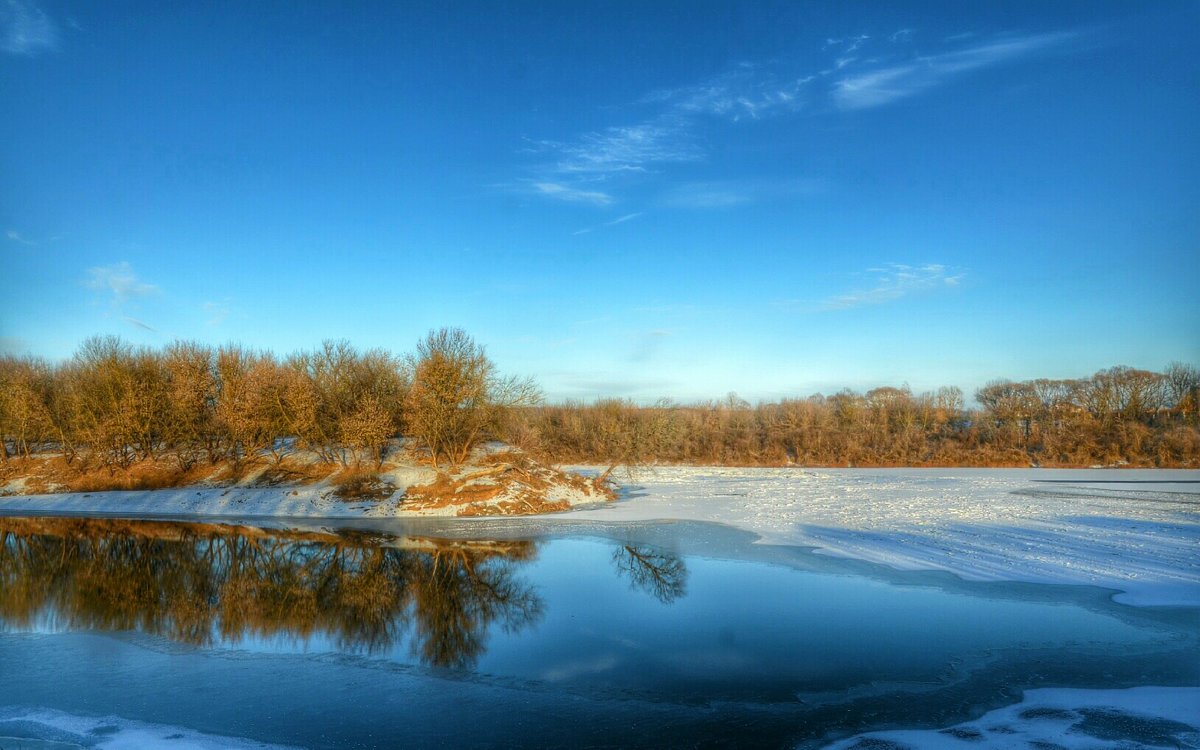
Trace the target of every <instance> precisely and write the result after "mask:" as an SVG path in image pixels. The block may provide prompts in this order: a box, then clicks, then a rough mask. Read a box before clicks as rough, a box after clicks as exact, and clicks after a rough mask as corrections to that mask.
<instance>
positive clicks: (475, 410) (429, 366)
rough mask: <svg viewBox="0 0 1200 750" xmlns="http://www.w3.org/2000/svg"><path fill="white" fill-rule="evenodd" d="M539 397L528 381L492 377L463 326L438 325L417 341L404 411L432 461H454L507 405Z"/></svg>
mask: <svg viewBox="0 0 1200 750" xmlns="http://www.w3.org/2000/svg"><path fill="white" fill-rule="evenodd" d="M539 398H540V395H539V393H538V390H537V387H536V386H535V385H534V383H533V381H532V380H529V379H519V378H500V377H499V376H497V374H496V369H495V365H493V363H492V361H491V360H490V359H488V357H487V353H486V352H485V350H484V348H483V347H482V346H480V345H479V344H477V343H475V340H474V339H472V338H471V337H470V336H468V335H467V333H466V332H465V331H463V330H462V329H460V328H442V329H440V330H437V331H431V332H430V333H429V335H428V336H426V337H425V338H424V339H422V340H421V341H419V342H418V343H417V354H416V357H415V358H414V359H413V361H412V385H411V387H410V388H409V391H408V396H407V399H406V400H405V404H406V406H407V408H406V410H405V411H406V415H407V418H408V424H409V429H410V431H411V432H412V434H413V435H414V436H415V437H416V438H417V439H418V440H420V442H421V443H422V444H423V445H424V446H425V447H426V448H428V449H429V453H430V456H431V457H432V459H433V463H434V465H435V466H438V465H440V463H441V462H443V461H445V462H447V463H449V464H451V465H459V464H461V463H463V462H464V461H466V460H467V458H468V457H469V456H470V453H471V450H472V449H473V448H474V447H475V446H476V445H478V444H479V442H480V441H481V440H483V439H484V438H485V437H486V436H488V435H491V434H494V433H495V431H496V430H497V429H498V428H499V427H500V426H501V425H502V424H503V421H504V419H505V418H506V416H507V414H508V412H509V411H510V410H511V409H513V408H515V407H519V406H527V405H532V404H534V403H536V402H537V401H538V400H539Z"/></svg>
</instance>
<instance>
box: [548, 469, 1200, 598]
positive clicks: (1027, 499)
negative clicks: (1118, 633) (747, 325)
mask: <svg viewBox="0 0 1200 750" xmlns="http://www.w3.org/2000/svg"><path fill="white" fill-rule="evenodd" d="M626 490H627V497H626V499H624V500H623V501H622V502H618V503H616V504H613V505H609V506H606V507H602V508H597V509H593V510H581V511H577V512H574V513H571V514H570V517H571V518H572V519H577V518H590V519H596V520H604V521H648V520H656V519H681V520H696V521H715V522H719V523H725V524H731V525H734V526H737V527H740V528H743V529H747V530H749V531H752V532H754V533H756V534H759V535H760V536H761V537H762V541H763V542H765V543H770V544H790V545H802V546H812V547H816V548H818V549H819V550H820V551H821V552H823V553H828V554H833V555H841V556H845V557H850V558H856V559H861V560H867V561H872V562H877V563H881V564H884V565H889V566H893V567H897V568H904V569H936V570H947V571H950V572H952V573H955V574H957V575H959V576H961V577H963V578H966V579H971V580H988V581H1026V582H1036V583H1065V584H1089V585H1095V586H1104V587H1107V588H1113V589H1118V590H1120V591H1121V592H1122V593H1121V594H1120V595H1118V596H1117V597H1116V599H1117V601H1120V602H1123V603H1126V604H1136V605H1172V604H1175V605H1189V606H1197V605H1200V471H1161V470H1050V469H1032V470H1020V469H803V470H802V469H739V468H712V467H709V468H703V467H663V468H656V469H652V470H647V471H644V472H642V473H641V474H639V475H637V477H636V478H635V479H633V480H630V481H629V482H628V485H627V487H626Z"/></svg>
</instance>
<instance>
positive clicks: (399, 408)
mask: <svg viewBox="0 0 1200 750" xmlns="http://www.w3.org/2000/svg"><path fill="white" fill-rule="evenodd" d="M973 395H974V401H975V402H976V403H977V404H978V406H977V407H976V406H969V405H968V404H967V402H966V398H965V396H964V394H963V392H962V391H961V390H960V389H958V388H956V387H954V386H947V387H943V388H939V389H937V390H936V391H931V392H926V393H913V392H911V391H910V390H909V389H908V388H907V387H893V386H882V387H879V388H874V389H871V390H869V391H867V392H865V393H858V392H855V391H851V390H842V391H839V392H838V393H835V394H832V395H828V396H823V395H819V394H818V395H814V396H809V397H806V398H795V399H784V400H782V401H778V402H771V403H759V404H756V405H755V404H750V403H747V402H746V401H744V400H742V399H740V398H738V397H737V396H736V395H733V394H731V395H730V396H728V397H726V398H724V399H722V400H719V401H712V402H703V403H690V404H676V403H672V402H668V401H663V402H660V403H658V404H655V405H653V406H644V405H638V404H635V403H633V402H631V401H625V400H617V399H601V400H598V401H595V402H591V403H580V402H568V403H561V404H545V403H542V401H541V399H540V398H539V395H538V391H537V389H536V386H535V385H534V383H533V382H532V381H529V380H521V379H515V378H504V377H501V376H500V375H499V374H497V373H496V370H495V367H494V365H493V364H492V362H491V361H490V360H489V359H488V358H487V356H486V354H485V352H484V349H483V347H482V346H480V345H478V344H476V343H475V342H474V340H473V339H471V337H469V336H468V335H466V334H465V333H464V332H462V331H460V330H457V329H442V330H441V331H435V332H431V333H430V334H429V336H428V337H426V338H425V339H423V340H422V341H421V342H419V343H418V346H417V350H416V352H415V353H413V354H407V355H397V354H394V353H391V352H387V351H384V350H379V349H374V350H369V351H360V350H357V349H355V348H354V347H353V346H351V345H350V344H349V343H347V342H345V341H329V342H325V343H323V344H322V345H321V346H319V347H317V348H316V349H313V350H311V351H303V352H297V353H294V354H291V355H288V356H284V357H281V356H277V355H275V354H273V353H271V352H266V351H256V350H252V349H249V348H246V347H242V346H239V345H229V346H224V347H218V348H214V347H210V346H207V345H203V344H197V343H189V342H176V343H173V344H170V345H168V346H166V347H163V348H158V349H151V348H138V347H134V346H131V345H130V344H128V343H126V342H123V341H121V340H120V339H117V338H112V337H97V338H92V339H89V340H87V341H86V342H84V343H83V344H82V345H81V346H80V347H79V349H78V351H77V352H76V353H75V355H74V356H73V357H72V358H71V359H70V360H68V361H64V362H59V363H50V362H47V361H44V360H42V359H38V358H33V357H12V356H9V357H4V358H0V437H2V438H3V439H2V441H0V443H2V446H3V447H2V458H3V461H4V463H5V465H6V466H8V467H9V470H8V471H7V472H6V473H7V474H8V475H9V476H12V475H13V473H14V467H15V466H16V465H17V464H19V463H20V462H21V461H22V460H28V459H32V458H35V457H38V456H42V457H43V458H44V457H46V456H49V455H58V456H61V460H62V461H63V462H65V463H66V465H69V466H72V467H77V468H78V470H79V471H85V470H86V471H95V470H97V469H99V468H103V469H106V470H107V471H109V472H119V471H122V470H124V471H128V470H129V469H130V468H131V467H132V466H134V465H136V464H139V463H144V462H154V463H155V464H156V465H168V464H169V465H173V466H175V467H177V470H178V472H180V473H181V474H182V473H186V472H189V471H192V470H193V469H194V468H195V467H198V466H203V465H212V464H217V463H229V462H232V463H234V464H238V463H241V462H247V461H249V462H254V461H268V462H281V461H284V460H285V459H286V457H287V455H288V454H289V453H290V452H291V451H294V450H295V449H296V448H303V449H305V450H309V451H312V452H314V453H315V454H316V455H317V456H318V457H319V459H318V460H320V461H323V462H328V463H330V464H340V465H342V466H361V465H369V464H371V463H375V464H378V465H381V464H382V463H383V461H384V459H385V458H386V457H387V454H388V451H389V450H396V446H397V445H398V443H397V442H396V440H395V438H398V437H408V438H410V440H408V441H406V442H405V443H404V445H405V446H406V448H405V449H406V450H410V451H415V452H416V454H417V455H418V457H420V456H424V457H425V458H426V459H427V460H431V461H432V462H433V463H434V464H435V465H437V466H445V465H449V466H455V465H459V464H461V463H463V462H464V461H465V460H466V459H467V458H468V457H469V455H470V451H471V449H472V448H473V447H475V446H476V445H478V444H479V443H480V442H482V441H485V440H492V439H496V440H501V441H504V442H507V443H509V444H511V445H513V446H515V447H518V448H520V449H522V450H525V451H527V452H528V453H530V454H532V455H533V456H535V457H537V458H539V459H540V460H543V461H546V462H550V463H587V464H599V465H601V466H607V467H610V470H611V468H612V467H616V466H618V465H624V464H629V465H646V464H653V463H687V464H722V465H744V466H790V465H797V466H1029V465H1031V464H1032V465H1040V466H1092V465H1105V466H1113V465H1130V466H1158V467H1195V466H1198V465H1200V420H1198V418H1197V406H1198V405H1200V369H1198V368H1197V367H1195V366H1192V365H1186V364H1181V363H1174V364H1172V365H1170V366H1169V367H1167V368H1166V370H1165V371H1164V372H1161V373H1157V372H1149V371H1146V370H1137V369H1132V368H1129V367H1112V368H1109V369H1106V370H1101V371H1100V372H1097V373H1095V374H1094V375H1091V376H1089V377H1082V378H1078V379H1072V380H1049V379H1038V380H1027V381H1021V382H1012V381H1007V380H996V381H993V382H991V383H989V384H988V385H986V386H984V387H983V388H980V389H979V390H978V391H977V392H976V393H975V394H973ZM17 473H19V470H18V471H17Z"/></svg>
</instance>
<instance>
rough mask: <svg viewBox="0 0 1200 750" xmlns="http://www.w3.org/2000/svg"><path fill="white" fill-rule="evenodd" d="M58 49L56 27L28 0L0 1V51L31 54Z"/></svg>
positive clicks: (42, 11)
mask: <svg viewBox="0 0 1200 750" xmlns="http://www.w3.org/2000/svg"><path fill="white" fill-rule="evenodd" d="M57 48H58V27H57V25H55V23H54V21H53V20H52V19H51V18H50V16H48V15H46V12H45V11H44V10H42V9H41V8H40V7H39V6H38V5H37V4H36V3H34V2H31V1H30V0H0V50H3V51H4V52H7V53H8V54H10V55H26V56H33V55H37V54H40V53H42V52H49V51H51V50H54V49H57Z"/></svg>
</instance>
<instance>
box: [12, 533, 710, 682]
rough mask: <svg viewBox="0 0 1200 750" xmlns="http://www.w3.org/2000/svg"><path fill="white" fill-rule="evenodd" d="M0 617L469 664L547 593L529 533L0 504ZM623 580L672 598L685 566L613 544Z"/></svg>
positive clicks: (530, 618) (529, 619) (534, 610)
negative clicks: (530, 571)
mask: <svg viewBox="0 0 1200 750" xmlns="http://www.w3.org/2000/svg"><path fill="white" fill-rule="evenodd" d="M0 541H2V542H3V543H2V544H0V623H2V624H3V625H5V626H7V627H9V628H29V627H49V628H52V629H85V630H104V631H119V630H138V631H142V632H146V633H151V634H154V635H159V636H164V637H167V638H171V639H174V640H177V641H183V642H186V643H190V644H195V645H200V646H204V645H210V644H214V643H218V642H224V643H233V644H236V643H238V642H239V641H241V640H242V639H245V638H249V637H283V638H288V639H292V640H307V639H309V638H311V637H313V636H324V637H327V638H329V639H330V640H332V641H333V642H334V643H336V644H337V646H338V647H339V648H340V649H342V650H349V651H365V652H367V653H377V652H379V651H382V650H385V649H387V648H390V647H391V646H393V645H394V644H396V643H399V642H400V641H401V640H402V639H403V638H404V637H406V636H407V637H408V638H409V641H410V644H411V648H412V651H413V654H414V656H415V657H416V658H417V659H419V660H420V661H421V662H422V663H424V664H428V665H431V666H437V667H452V668H468V667H471V666H472V665H474V664H475V663H476V662H477V660H478V659H479V658H480V657H481V656H482V655H483V653H484V650H485V648H486V645H487V634H488V631H489V629H490V628H491V627H492V626H493V624H495V625H498V626H500V627H501V628H503V629H504V630H505V631H506V632H519V631H521V630H523V629H525V628H528V627H531V626H533V625H535V624H536V623H537V622H538V621H539V620H540V619H541V617H542V615H543V614H544V610H545V605H544V603H543V601H542V599H541V598H540V597H539V596H538V594H537V592H536V591H535V589H534V587H533V586H532V585H531V584H529V583H528V582H526V581H524V580H522V579H521V577H520V576H519V575H518V569H519V567H520V565H522V564H524V563H527V562H530V561H532V560H533V559H534V558H535V557H536V556H537V546H536V544H535V543H533V542H529V541H451V540H438V539H428V538H420V537H393V536H388V535H383V534H370V533H364V532H357V531H343V532H339V533H336V534H334V533H317V532H300V531H276V530H271V531H267V530H263V529H258V528H253V527H245V526H229V525H223V524H202V523H195V524H188V523H171V522H162V521H124V520H102V519H72V518H41V519H30V518H0ZM613 562H614V564H615V566H616V568H617V571H618V573H619V574H621V575H623V576H626V577H628V579H629V581H630V583H631V585H632V586H633V587H635V588H640V589H643V590H645V591H647V592H648V593H650V594H651V595H652V596H654V597H655V598H657V599H658V600H659V601H661V602H663V603H666V604H669V603H671V602H673V601H675V600H676V599H678V598H679V597H681V596H683V594H684V591H685V583H686V580H687V568H686V567H685V566H684V563H683V561H682V560H681V559H679V558H678V557H675V556H673V555H669V554H666V553H663V552H661V551H657V550H655V549H653V548H650V547H644V546H632V545H625V546H620V547H617V548H616V551H615V552H614V553H613Z"/></svg>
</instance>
